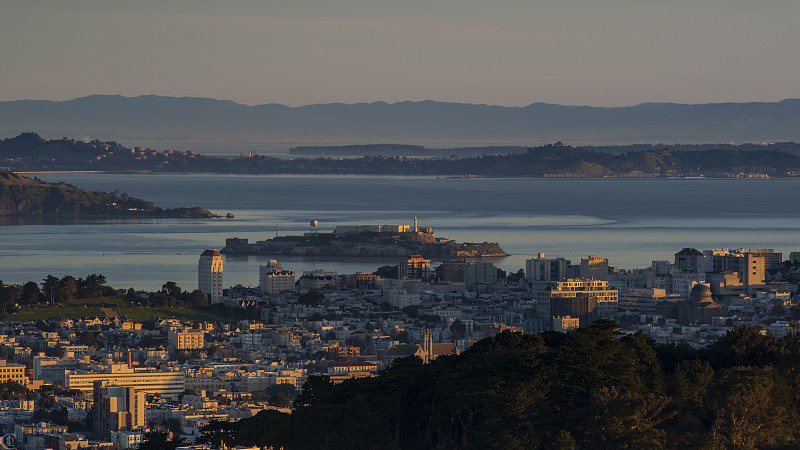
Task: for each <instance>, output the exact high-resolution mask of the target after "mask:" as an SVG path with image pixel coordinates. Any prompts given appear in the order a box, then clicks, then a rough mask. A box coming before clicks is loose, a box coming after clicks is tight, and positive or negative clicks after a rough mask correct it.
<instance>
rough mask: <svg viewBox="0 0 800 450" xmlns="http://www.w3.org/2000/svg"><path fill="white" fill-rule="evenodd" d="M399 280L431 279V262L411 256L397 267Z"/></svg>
mask: <svg viewBox="0 0 800 450" xmlns="http://www.w3.org/2000/svg"><path fill="white" fill-rule="evenodd" d="M397 275H398V278H400V279H401V280H427V279H429V278H430V277H431V260H430V259H425V258H423V257H422V256H419V255H411V256H409V257H408V259H407V260H405V261H400V263H399V264H398V266H397Z"/></svg>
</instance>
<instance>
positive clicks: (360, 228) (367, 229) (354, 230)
mask: <svg viewBox="0 0 800 450" xmlns="http://www.w3.org/2000/svg"><path fill="white" fill-rule="evenodd" d="M359 233H394V234H397V233H428V234H433V230H432V229H431V228H430V227H420V226H418V225H417V217H416V216H414V226H413V227H412V226H410V225H336V228H334V229H333V234H359Z"/></svg>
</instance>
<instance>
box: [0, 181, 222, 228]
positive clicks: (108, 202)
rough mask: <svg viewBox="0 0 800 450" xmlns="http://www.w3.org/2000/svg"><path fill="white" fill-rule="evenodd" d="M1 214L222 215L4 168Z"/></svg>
mask: <svg viewBox="0 0 800 450" xmlns="http://www.w3.org/2000/svg"><path fill="white" fill-rule="evenodd" d="M0 216H4V217H44V216H72V217H76V216H106V217H108V216H111V217H178V218H189V219H200V218H211V217H219V216H217V215H216V214H214V213H212V212H211V211H209V210H207V209H205V208H200V207H186V208H172V209H163V208H159V207H157V206H155V205H154V204H153V203H151V202H148V201H145V200H142V199H138V198H135V197H131V196H129V195H128V194H126V193H122V194H120V193H119V191H114V192H100V191H84V190H82V189H79V188H77V187H75V186H73V185H71V184H66V183H45V182H43V181H41V180H38V179H35V178H28V177H24V176H22V175H18V174H15V173H10V172H0Z"/></svg>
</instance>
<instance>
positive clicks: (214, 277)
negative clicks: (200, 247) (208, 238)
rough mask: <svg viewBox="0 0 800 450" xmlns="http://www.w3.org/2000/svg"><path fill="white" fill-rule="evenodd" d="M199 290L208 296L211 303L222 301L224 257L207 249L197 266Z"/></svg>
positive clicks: (201, 255)
mask: <svg viewBox="0 0 800 450" xmlns="http://www.w3.org/2000/svg"><path fill="white" fill-rule="evenodd" d="M197 288H198V289H200V290H201V291H203V293H204V294H206V298H207V299H208V302H209V303H218V302H220V301H222V256H220V254H219V253H217V251H216V250H209V249H205V251H204V252H203V253H202V254H200V261H199V262H198V264H197Z"/></svg>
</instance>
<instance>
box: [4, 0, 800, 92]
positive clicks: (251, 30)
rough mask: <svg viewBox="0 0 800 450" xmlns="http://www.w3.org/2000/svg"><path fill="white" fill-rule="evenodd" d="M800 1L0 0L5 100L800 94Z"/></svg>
mask: <svg viewBox="0 0 800 450" xmlns="http://www.w3.org/2000/svg"><path fill="white" fill-rule="evenodd" d="M798 23H800V1H797V0H762V1H760V2H756V1H752V0H702V1H697V0H691V1H690V0H541V1H539V0H494V1H492V2H488V1H485V0H402V1H398V0H392V1H384V0H336V1H331V0H313V1H304V0H285V1H284V0H253V1H245V0H241V1H236V0H231V1H225V2H222V1H218V0H214V1H206V0H169V1H163V0H159V1H150V0H136V1H116V0H98V1H84V0H74V1H69V2H64V1H56V0H52V1H40V0H26V1H16V0H0V101H6V100H20V99H41V100H69V99H72V98H76V97H82V96H86V95H92V94H121V95H125V96H138V95H147V94H156V95H166V96H176V97H182V96H190V97H210V98H217V99H228V100H233V101H236V102H238V103H243V104H248V105H256V104H264V103H281V104H285V105H289V106H301V105H308V104H317V103H332V102H341V103H358V102H374V101H386V102H390V103H393V102H399V101H421V100H436V101H446V102H459V103H478V104H491V105H503V106H524V105H528V104H531V103H535V102H547V103H558V104H569V105H589V106H627V105H635V104H639V103H643V102H677V103H712V102H729V101H730V102H749V101H778V100H782V99H785V98H800V77H798V74H799V73H800V51H798V43H800V27H798V26H797V24H798Z"/></svg>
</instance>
